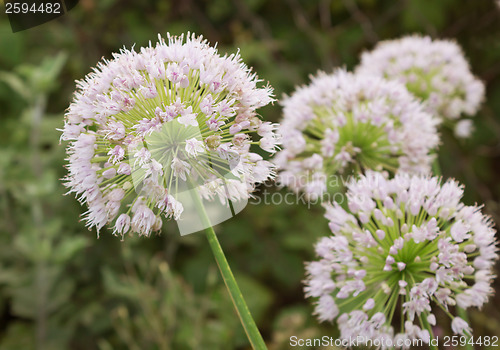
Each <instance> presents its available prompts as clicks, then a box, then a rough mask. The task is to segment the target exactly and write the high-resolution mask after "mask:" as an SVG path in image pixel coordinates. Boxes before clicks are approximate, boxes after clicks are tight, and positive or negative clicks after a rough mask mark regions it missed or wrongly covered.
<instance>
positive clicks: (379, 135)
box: [304, 106, 403, 174]
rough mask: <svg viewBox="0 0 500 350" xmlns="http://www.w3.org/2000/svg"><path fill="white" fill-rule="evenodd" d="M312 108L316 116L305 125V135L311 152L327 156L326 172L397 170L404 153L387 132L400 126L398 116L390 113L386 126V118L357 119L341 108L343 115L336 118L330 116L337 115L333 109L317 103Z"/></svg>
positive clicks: (347, 172) (399, 143) (350, 112)
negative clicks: (378, 119)
mask: <svg viewBox="0 0 500 350" xmlns="http://www.w3.org/2000/svg"><path fill="white" fill-rule="evenodd" d="M313 110H314V113H315V114H316V115H317V116H318V118H315V119H313V120H311V121H310V122H309V123H308V124H307V126H306V128H305V129H304V137H305V138H306V142H308V147H307V150H308V151H309V153H310V154H314V153H323V155H325V156H329V157H325V158H326V159H325V160H324V162H325V172H326V173H332V174H333V173H346V174H351V173H362V172H363V171H365V170H366V169H373V170H377V171H381V170H389V171H391V172H396V171H397V169H398V165H399V161H398V158H399V157H400V156H401V155H403V152H402V150H401V142H400V141H396V142H393V143H391V142H390V141H389V138H388V133H387V130H388V129H390V128H393V127H394V128H399V127H401V123H400V122H399V121H398V120H397V118H395V117H394V116H391V115H389V116H388V118H390V119H393V120H395V121H394V122H391V125H390V126H389V125H387V119H386V120H385V122H383V123H380V124H374V123H373V122H372V121H371V120H368V117H367V118H366V121H363V120H359V118H356V117H354V116H353V113H352V111H344V112H343V116H344V117H345V118H342V120H338V119H337V118H332V115H335V114H336V111H335V109H334V108H326V107H324V106H318V107H315V108H314V109H313ZM366 113H370V112H369V111H366ZM333 130H335V131H333ZM322 140H323V141H322ZM335 140H336V142H334V141H335ZM304 156H307V154H305V155H304Z"/></svg>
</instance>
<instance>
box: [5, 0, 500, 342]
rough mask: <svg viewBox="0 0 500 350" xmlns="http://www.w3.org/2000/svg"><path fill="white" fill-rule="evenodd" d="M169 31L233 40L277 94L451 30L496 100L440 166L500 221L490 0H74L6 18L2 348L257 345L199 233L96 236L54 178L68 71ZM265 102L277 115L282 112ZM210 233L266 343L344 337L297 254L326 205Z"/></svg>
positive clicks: (242, 219)
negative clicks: (396, 44)
mask: <svg viewBox="0 0 500 350" xmlns="http://www.w3.org/2000/svg"><path fill="white" fill-rule="evenodd" d="M167 31H168V32H170V33H172V34H181V33H184V32H187V31H191V32H195V33H197V34H203V35H204V36H205V37H206V38H208V39H209V41H210V42H211V43H216V42H217V43H218V47H219V50H220V52H235V51H236V50H237V48H240V49H241V55H242V56H243V58H244V60H245V62H246V63H248V64H249V65H250V66H253V67H254V69H255V71H257V72H258V74H259V76H260V77H261V78H262V79H263V80H265V81H269V82H270V83H271V85H272V86H273V87H274V88H275V93H276V96H277V97H278V98H280V97H281V96H282V95H283V94H284V93H290V92H292V91H293V89H294V87H295V86H296V85H297V84H303V83H307V82H308V75H309V74H311V73H315V72H316V71H317V70H318V69H321V70H326V71H331V70H332V69H333V68H335V67H342V66H344V67H346V68H348V69H352V68H353V67H354V66H355V65H356V64H357V62H358V57H359V54H360V53H361V52H362V50H364V49H371V48H372V47H373V45H374V44H375V43H376V42H377V41H379V40H382V39H390V38H396V37H399V36H402V35H406V34H411V33H422V34H428V35H431V36H432V37H435V38H454V39H456V40H457V41H458V43H459V44H460V45H461V46H462V47H463V49H464V51H465V53H466V55H467V57H468V58H469V60H470V62H471V66H472V69H473V71H474V72H475V73H476V74H477V75H478V76H479V77H480V78H481V79H482V80H484V81H485V83H486V85H487V101H486V103H485V104H484V106H483V108H482V110H481V111H480V113H479V114H478V115H477V116H476V118H475V126H476V132H475V133H474V135H473V137H472V139H471V140H468V141H465V142H457V141H456V140H455V139H454V138H453V137H452V135H450V134H448V133H444V134H443V135H442V136H443V138H442V140H443V144H442V146H441V148H440V153H439V157H440V163H441V167H442V170H443V174H444V176H446V177H455V178H457V179H458V180H460V181H461V182H463V183H464V184H465V185H466V195H465V202H467V203H468V204H472V203H474V202H477V203H484V205H485V208H484V211H485V212H487V213H488V214H490V215H492V216H493V218H494V220H495V221H496V222H500V220H499V219H500V212H499V200H500V183H499V182H498V179H499V178H500V177H499V175H498V173H499V171H500V144H499V141H500V79H499V75H500V8H499V7H497V5H496V3H495V1H494V0H467V1H465V0H400V1H392V0H391V1H389V0H384V1H376V0H358V1H356V0H319V1H317V0H270V1H265V0H214V1H194V0H183V1H129V0H125V1H117V0H100V1H98V0H81V1H80V3H79V5H78V6H77V7H76V8H75V9H73V10H72V11H71V12H70V13H69V14H67V15H65V16H63V17H61V18H59V19H57V20H54V21H52V22H49V23H46V24H43V25H41V26H39V27H35V28H32V29H29V30H26V31H22V32H18V33H15V34H13V33H12V31H11V29H10V26H9V22H8V20H7V17H6V15H5V14H3V13H2V14H0V71H1V73H0V106H1V107H0V119H1V124H0V213H1V214H0V350H17V349H23V350H29V349H40V350H42V349H43V350H46V349H55V350H58V349H75V350H80V349H85V350H93V349H99V350H111V349H133V350H135V349H159V350H160V349H161V350H164V349H246V348H248V345H247V344H248V343H247V340H246V338H245V335H244V332H243V330H242V328H241V326H240V325H239V322H238V319H237V317H236V315H235V313H234V311H233V308H232V305H231V302H230V300H229V298H228V295H227V293H226V290H225V288H224V285H223V283H222V281H221V279H220V277H219V274H218V271H217V266H216V264H215V261H214V260H213V257H212V256H211V252H210V249H209V247H208V245H207V244H206V240H205V237H203V235H201V234H193V235H189V236H186V237H180V236H179V234H178V231H177V227H176V225H175V224H174V223H168V224H167V225H164V229H163V232H162V234H161V235H160V236H155V237H151V238H142V239H139V238H135V237H131V238H126V239H125V241H124V242H121V241H120V239H119V238H116V237H113V236H112V235H111V234H110V233H108V232H102V233H101V237H100V238H99V239H97V238H96V232H89V231H87V230H86V229H85V227H84V224H83V223H82V222H80V221H79V215H80V214H81V213H83V212H84V211H85V209H84V208H82V207H80V205H79V203H78V202H77V201H76V200H75V199H74V198H73V197H71V196H64V192H65V189H64V188H63V186H62V185H61V182H60V181H59V179H60V178H61V177H62V176H64V174H65V170H64V168H63V164H64V158H65V154H64V145H59V136H60V133H59V132H58V131H57V130H56V128H60V127H62V125H63V114H64V110H65V108H66V107H67V106H68V105H69V103H70V101H71V97H72V92H73V90H74V88H75V83H74V81H75V80H76V79H81V78H83V77H84V75H85V74H87V73H88V72H90V69H91V67H93V66H95V65H96V63H97V62H98V61H99V60H100V59H101V57H106V58H111V53H112V52H115V51H117V50H119V49H120V48H122V47H123V46H125V47H128V48H129V47H131V46H132V45H134V44H135V45H136V46H137V47H139V46H145V45H148V42H149V41H150V40H151V41H152V42H155V41H156V40H157V34H158V33H162V34H165V33H166V32H167ZM260 112H261V115H262V116H263V117H264V118H265V119H269V120H273V121H278V120H279V118H280V113H281V109H280V106H279V104H275V105H274V106H269V107H266V108H264V109H262V110H261V111H260ZM267 190H268V191H271V192H273V191H277V190H276V189H273V188H272V187H271V188H267ZM216 230H217V232H218V234H219V239H220V240H221V244H222V246H223V248H224V250H225V252H226V255H227V256H228V260H229V262H230V264H231V266H232V268H233V271H234V274H235V276H236V278H237V280H238V282H239V283H240V286H241V289H242V290H243V293H244V296H245V297H246V299H247V301H248V304H249V306H250V309H251V311H252V313H253V314H254V316H255V317H256V320H257V324H258V325H259V328H260V329H261V331H262V333H263V335H264V337H265V339H266V341H267V343H268V344H269V348H270V349H289V348H291V347H290V344H289V337H290V336H291V335H296V336H298V337H299V338H311V337H318V336H321V335H329V336H333V337H335V336H336V332H335V329H334V327H333V326H331V325H328V324H326V325H321V326H320V325H318V324H317V322H316V321H315V320H314V318H313V317H312V316H311V312H312V306H311V305H310V303H309V302H308V301H305V300H304V298H303V293H302V286H301V280H302V279H303V278H304V269H303V262H304V261H308V260H311V259H312V258H313V254H312V252H313V243H314V242H315V241H316V240H317V239H318V237H321V236H322V235H326V234H328V232H329V230H328V227H327V223H326V221H325V220H324V219H323V218H322V209H321V208H320V207H311V208H310V209H308V208H307V207H306V206H304V205H300V204H298V205H287V204H277V205H264V204H260V205H249V206H248V207H247V208H246V209H245V210H244V211H243V212H242V213H240V214H239V215H238V217H237V218H234V219H232V220H229V221H227V222H225V223H223V224H221V225H219V226H217V227H216ZM495 288H496V289H497V290H499V289H500V283H499V282H498V280H497V282H496V286H495ZM499 304H500V296H499V295H497V296H495V297H493V298H492V300H491V303H490V304H489V305H488V306H487V307H485V308H483V310H482V311H483V312H478V311H475V312H472V314H471V319H472V323H473V327H474V329H475V336H480V335H490V336H491V335H500V309H499V307H498V305H499ZM444 328H445V329H448V326H446V327H444ZM438 332H439V331H438ZM444 332H446V331H444ZM442 334H446V333H442Z"/></svg>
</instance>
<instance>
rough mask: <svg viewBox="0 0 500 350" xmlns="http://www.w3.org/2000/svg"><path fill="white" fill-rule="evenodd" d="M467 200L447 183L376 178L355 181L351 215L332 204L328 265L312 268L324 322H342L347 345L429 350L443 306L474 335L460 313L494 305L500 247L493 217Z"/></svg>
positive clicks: (324, 258) (310, 280) (457, 329)
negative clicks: (414, 342)
mask: <svg viewBox="0 0 500 350" xmlns="http://www.w3.org/2000/svg"><path fill="white" fill-rule="evenodd" d="M462 194H463V189H462V187H461V186H459V185H458V183H456V182H455V181H452V180H448V181H447V182H445V183H444V184H441V183H440V180H439V178H437V177H424V176H411V175H408V174H398V175H396V176H395V177H394V178H393V179H387V178H385V177H384V176H383V175H382V174H380V173H376V172H368V173H367V174H366V176H362V177H361V178H360V179H359V180H358V181H353V182H351V183H350V184H349V185H348V192H347V197H348V208H349V209H348V210H345V209H343V208H342V207H341V206H340V205H339V204H337V203H333V204H328V205H325V207H326V215H325V217H326V218H327V219H328V220H329V227H330V229H331V231H332V233H333V236H330V237H324V238H322V239H321V240H320V241H319V242H318V243H317V245H316V248H315V249H316V254H317V256H318V257H319V260H318V261H313V262H310V263H308V264H307V267H306V269H307V280H306V282H305V293H306V296H307V297H311V298H316V300H317V304H316V308H315V314H316V315H317V317H318V319H319V320H320V321H333V320H335V319H337V323H338V325H339V329H340V332H341V337H343V338H349V337H356V336H358V335H359V336H362V337H364V338H365V339H379V340H381V341H382V339H386V340H387V339H391V340H392V341H393V343H394V344H396V343H399V344H403V343H405V341H404V340H405V339H422V340H423V341H424V342H426V343H428V342H429V339H430V337H431V336H432V335H431V334H430V333H429V330H430V326H429V325H435V324H436V317H435V315H434V311H433V310H434V309H435V308H440V309H443V310H445V312H446V314H448V315H449V316H450V317H451V318H452V322H451V328H452V330H453V332H454V333H457V334H462V335H464V334H469V333H471V329H470V327H469V325H468V324H467V322H465V321H464V320H463V319H461V318H459V317H455V316H453V315H452V314H451V312H450V311H451V309H450V307H454V306H455V305H456V306H458V307H461V308H464V309H466V308H468V307H481V306H482V305H483V304H485V303H486V301H487V300H488V297H489V295H490V294H491V293H492V292H493V290H492V288H491V281H492V279H493V278H494V276H493V275H492V267H493V265H494V263H495V260H496V259H497V247H496V246H495V244H496V241H495V230H494V229H493V228H492V226H491V222H490V219H489V218H488V217H486V216H484V215H483V214H482V213H481V212H480V208H478V207H476V206H466V205H464V204H462V203H461V202H460V200H461V197H462ZM396 312H399V317H398V316H397V317H396V321H397V322H393V321H394V320H395V318H394V316H395V314H396ZM396 323H397V324H398V326H396V325H395V324H396ZM401 340H403V341H401ZM385 343H386V344H387V343H388V342H387V341H385Z"/></svg>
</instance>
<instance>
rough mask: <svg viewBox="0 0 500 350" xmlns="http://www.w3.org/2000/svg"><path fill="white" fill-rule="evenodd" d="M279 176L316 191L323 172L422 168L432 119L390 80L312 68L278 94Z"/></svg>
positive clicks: (432, 134) (433, 140) (433, 141)
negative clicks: (312, 73) (306, 79)
mask: <svg viewBox="0 0 500 350" xmlns="http://www.w3.org/2000/svg"><path fill="white" fill-rule="evenodd" d="M282 104H283V107H284V110H283V120H282V123H281V125H280V127H279V132H280V134H281V135H282V136H283V150H282V151H280V152H279V153H278V154H277V155H276V157H275V162H276V163H277V165H278V166H279V168H281V172H280V174H279V182H280V183H281V184H282V185H286V186H288V187H289V188H291V189H292V190H294V191H296V192H298V191H303V192H304V193H305V194H306V195H308V196H309V197H311V198H316V197H318V196H320V195H321V194H322V193H324V192H325V191H326V190H327V189H328V186H327V181H326V178H327V177H328V176H329V175H333V174H337V173H344V174H348V175H349V174H350V173H352V172H355V173H360V172H363V171H365V170H367V169H374V170H388V171H391V172H393V173H396V172H398V171H405V172H410V173H427V172H428V171H429V170H430V163H431V161H432V159H433V157H432V156H431V154H430V152H431V150H432V149H434V148H435V147H436V146H437V144H438V136H437V132H436V123H437V121H436V120H434V118H433V117H432V116H431V115H430V114H428V113H426V112H424V110H423V107H422V106H421V104H420V103H419V102H418V101H417V100H416V99H415V98H414V97H413V96H412V95H411V94H410V93H408V91H407V90H406V89H405V87H404V86H403V85H400V84H399V83H397V82H389V81H385V80H383V79H381V78H378V77H369V76H363V75H353V74H350V73H347V72H345V71H342V70H338V71H336V72H334V73H333V74H330V75H328V74H325V73H319V75H318V76H316V77H313V78H312V82H311V83H310V84H309V85H307V86H303V87H300V88H298V89H297V90H296V91H295V92H294V93H293V94H292V95H291V96H290V97H287V98H285V99H284V100H283V101H282Z"/></svg>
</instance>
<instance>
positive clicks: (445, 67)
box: [357, 36, 484, 138]
mask: <svg viewBox="0 0 500 350" xmlns="http://www.w3.org/2000/svg"><path fill="white" fill-rule="evenodd" d="M357 72H358V73H359V74H374V75H376V76H380V77H384V78H386V79H394V80H397V81H400V82H402V83H403V84H405V85H406V87H407V88H408V90H409V91H410V92H411V93H413V94H414V95H415V96H417V97H419V98H420V99H421V100H422V101H425V104H426V106H427V109H428V111H429V112H431V113H434V114H436V115H437V116H438V117H439V118H441V119H442V121H443V122H444V123H445V124H447V125H448V126H454V127H455V134H456V135H457V137H461V138H464V137H468V136H469V135H470V133H471V131H472V123H471V122H470V121H468V122H459V123H458V124H455V121H457V120H458V119H459V118H460V117H461V116H462V115H474V114H475V113H476V112H477V110H478V109H479V107H480V104H481V102H482V100H483V98H484V85H483V83H482V82H481V81H480V80H478V79H477V78H475V77H474V75H473V74H472V73H471V71H470V68H469V64H468V63H467V60H466V59H465V57H464V54H463V52H462V50H461V49H460V47H459V46H458V45H457V44H456V43H455V42H453V41H448V40H432V39H431V38H429V37H420V36H409V37H404V38H401V39H397V40H388V41H382V42H380V43H379V44H378V45H377V46H376V47H375V49H374V50H373V51H371V52H365V53H363V55H362V56H361V63H360V65H359V67H358V68H357Z"/></svg>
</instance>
